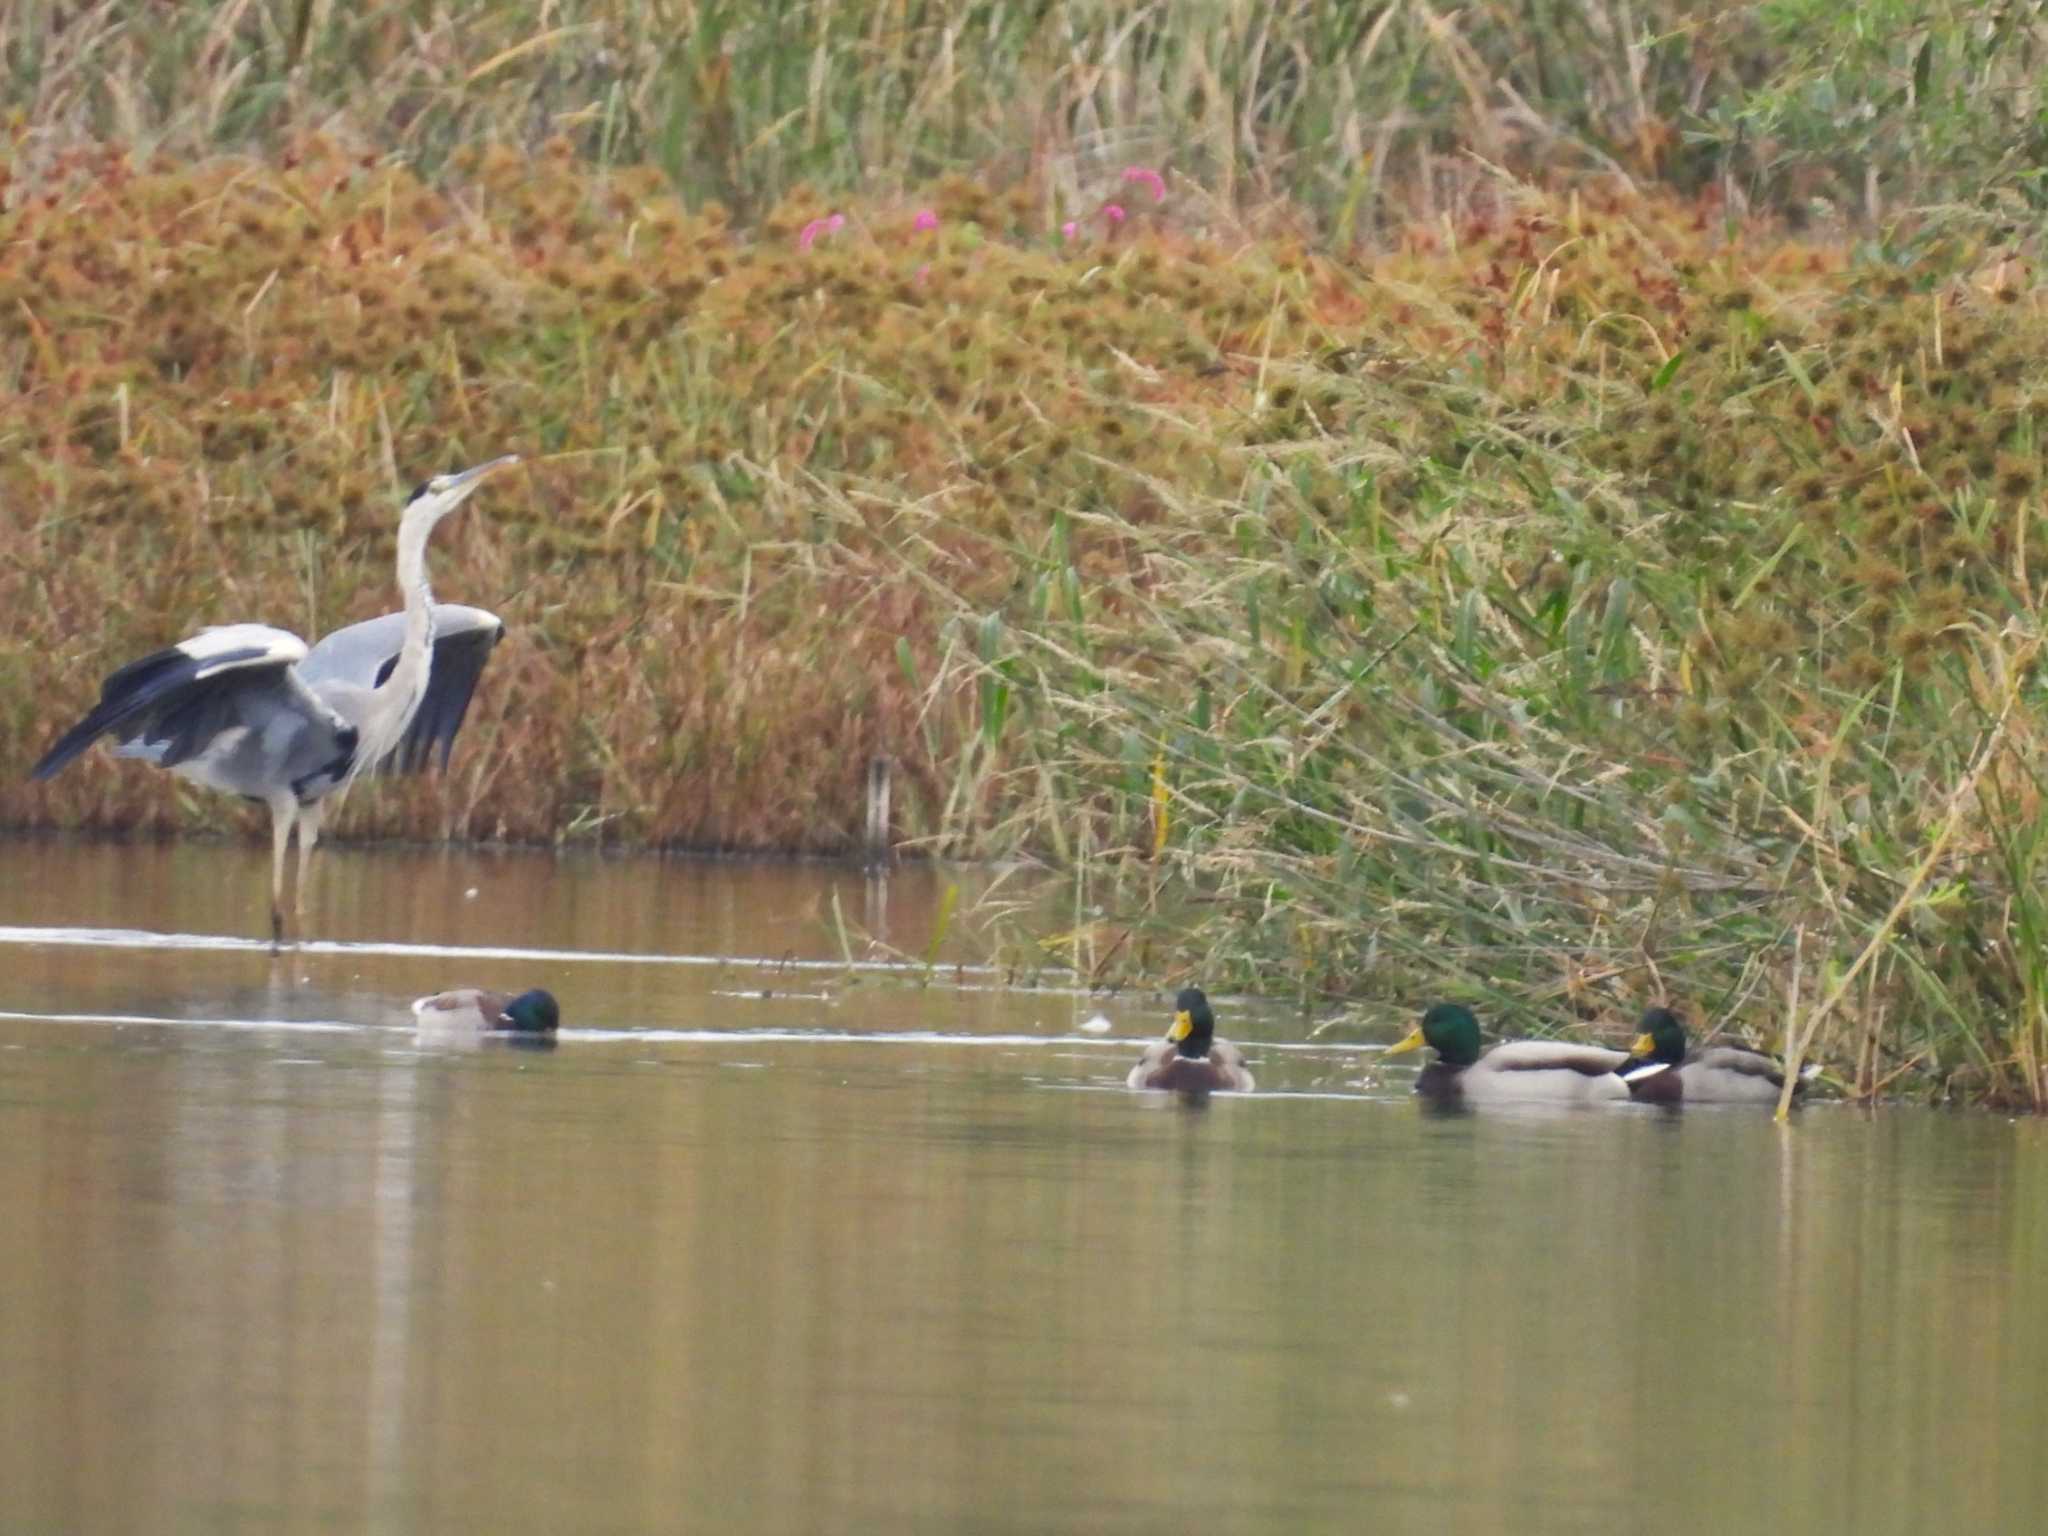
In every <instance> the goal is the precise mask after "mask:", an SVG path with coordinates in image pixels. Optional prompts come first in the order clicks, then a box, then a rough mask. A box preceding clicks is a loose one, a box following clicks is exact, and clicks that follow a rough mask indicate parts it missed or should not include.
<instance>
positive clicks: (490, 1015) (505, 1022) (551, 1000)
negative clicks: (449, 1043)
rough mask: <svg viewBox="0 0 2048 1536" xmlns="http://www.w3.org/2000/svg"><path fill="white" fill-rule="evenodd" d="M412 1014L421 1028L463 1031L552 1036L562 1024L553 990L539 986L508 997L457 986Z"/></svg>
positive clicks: (420, 1003)
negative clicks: (545, 989)
mask: <svg viewBox="0 0 2048 1536" xmlns="http://www.w3.org/2000/svg"><path fill="white" fill-rule="evenodd" d="M412 1015H413V1017H414V1018H416V1019H418V1020H419V1021H420V1028H421V1029H443V1030H465V1031H475V1032H477V1033H479V1034H490V1033H495V1032H501V1031H502V1032H505V1033H510V1034H517V1035H553V1034H554V1032H555V1031H556V1030H557V1029H558V1028H559V1027H560V1026H561V1023H562V1010H561V1009H560V1008H559V1007H557V1006H556V1004H555V996H554V994H553V993H552V992H546V991H543V990H542V989H541V988H539V987H535V988H533V989H532V990H531V991H529V992H522V993H520V994H519V995H518V996H517V997H507V996H506V995H505V994H504V993H502V992H486V991H484V990H483V989H482V988H480V987H457V988H456V989H455V990H454V991H452V992H436V993H435V994H434V995H433V996H432V997H423V998H421V999H420V1000H419V1001H418V1002H416V1003H414V1004H413V1005H412Z"/></svg>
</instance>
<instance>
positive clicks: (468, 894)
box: [462, 885, 476, 901]
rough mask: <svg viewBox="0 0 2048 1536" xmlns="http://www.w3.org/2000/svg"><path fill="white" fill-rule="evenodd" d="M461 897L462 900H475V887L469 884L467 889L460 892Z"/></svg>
mask: <svg viewBox="0 0 2048 1536" xmlns="http://www.w3.org/2000/svg"><path fill="white" fill-rule="evenodd" d="M462 899H463V900H464V901H475V900H476V887H475V886H473V885H472V886H471V887H470V888H469V889H468V890H466V891H464V892H463V893H462Z"/></svg>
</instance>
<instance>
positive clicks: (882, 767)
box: [867, 756, 889, 864]
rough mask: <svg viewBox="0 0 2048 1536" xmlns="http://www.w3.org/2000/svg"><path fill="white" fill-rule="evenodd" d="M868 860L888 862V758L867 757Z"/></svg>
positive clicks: (878, 862) (879, 862)
mask: <svg viewBox="0 0 2048 1536" xmlns="http://www.w3.org/2000/svg"><path fill="white" fill-rule="evenodd" d="M867 849H868V862H869V863H871V864H886V863H888V862H889V759H888V758H886V757H881V756H876V757H871V758H869V759H868V839H867Z"/></svg>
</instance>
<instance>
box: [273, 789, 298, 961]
mask: <svg viewBox="0 0 2048 1536" xmlns="http://www.w3.org/2000/svg"><path fill="white" fill-rule="evenodd" d="M297 810H298V805H297V802H295V801H294V800H293V799H292V797H291V796H289V795H284V796H280V797H279V798H277V799H274V800H272V801H271V802H270V952H271V953H272V954H273V955H274V954H276V953H278V952H279V951H280V950H282V949H283V948H284V854H285V849H287V848H288V847H290V846H291V841H292V818H293V816H294V814H295V813H296V812H297Z"/></svg>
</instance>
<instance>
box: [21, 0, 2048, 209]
mask: <svg viewBox="0 0 2048 1536" xmlns="http://www.w3.org/2000/svg"><path fill="white" fill-rule="evenodd" d="M2043 35H2044V32H2043V15H2042V7H2041V5H2040V3H2039V0H2029V3H2025V4H2017V5H2006V6H2001V7H1998V8H1997V9H1996V10H1994V11H1986V10H1985V9H1984V8H1982V7H1977V6H1968V5H1955V6H1937V7H1931V8H1930V7H1927V6H1922V5H1904V4H1899V3H1896V0H1860V3H1858V4H1856V5H1853V6H1847V7H1844V6H1830V5H1822V4H1815V3H1813V0H1772V3H1770V4H1766V5H1760V6H1740V7H1727V6H1720V5H1700V4H1695V3H1692V0H1661V3H1651V4H1648V5H1626V4H1618V3H1593V4H1559V3H1553V0H1525V3H1523V4H1519V5H1513V6H1507V7H1493V8H1490V9H1488V10H1485V11H1483V12H1479V11H1459V10H1455V9H1443V8H1432V7H1429V6H1394V5H1388V6H1380V7H1372V6H1359V5H1354V4H1349V3H1345V0H1281V3H1270V0H1199V3H1194V4H1175V5H1168V4H1164V3H1149V4H1140V5H1131V4H1127V3H1123V0H1048V3H1020V0H951V3H945V0H909V3H900V4H889V3H880V0H807V3H796V0H785V3H776V4H760V3H756V0H695V3H664V0H546V3H542V0H511V3H503V0H501V3H496V4H483V5H459V6H457V5H422V4H410V3H408V4H400V3H396V0H382V3H372V4H364V5H342V4H334V3H330V0H203V3H195V4H188V5H178V6H135V5H129V4H121V3H117V0H102V3H99V4H96V5H94V4H88V5H83V6H62V5H55V4H49V3H42V0H14V3H10V4H6V5H4V6H0V108H4V109H6V110H8V111H10V112H12V113H14V114H15V122H16V124H17V132H18V134H20V135H23V136H25V138H26V140H27V145H28V147H29V149H30V152H31V158H34V156H35V155H37V154H47V153H48V152H50V150H51V148H52V147H54V146H61V145H65V144H69V143H74V142H76V141H78V140H79V139H81V138H87V137H94V138H114V139H118V140H120V141H121V142H124V143H127V144H132V145H137V146H144V147H150V148H159V149H164V150H168V151H171V152H174V153H181V154H192V153H201V152H213V151H219V150H245V149H249V148H252V147H257V146H262V145H267V144H272V143H275V142H277V141H279V140H280V139H281V138H283V137H285V136H288V135H290V134H294V133H304V132H309V131H323V132H329V133H334V134H338V135H340V136H342V137H344V138H346V139H349V140H351V141H352V142H355V143H358V144H360V145H362V146H364V147H367V148H373V149H376V150H379V151H396V152H399V153H402V154H404V155H406V156H407V157H408V158H409V159H410V160H411V161H412V163H413V164H414V165H416V166H418V167H420V168H422V169H425V170H428V171H433V170H436V169H437V168H438V167H439V166H441V165H442V164H444V163H445V162H446V160H447V159H448V157H449V156H450V155H451V154H453V152H454V151H455V150H457V149H459V148H462V147H464V146H467V145H472V144H476V143H480V142H486V141H490V142H499V143H506V144H512V145H516V146H522V147H524V148H527V149H536V148H538V147H539V145H540V144H541V143H542V142H543V141H544V140H545V139H547V138H549V137H552V136H556V135H563V136H567V137H568V139H569V140H570V141H571V142H572V143H573V144H574V145H575V146H576V148H577V150H578V151H579V153H581V154H583V155H585V156H587V157H589V158H591V159H593V160H595V161H596V162H597V163H599V164H602V165H607V166H610V165H620V164H650V165H656V166H659V167H660V168H661V169H662V170H663V171H664V172H665V173H666V174H667V175H668V176H669V177H670V178H671V180H672V182H673V184H674V185H675V186H676V187H677V188H678V189H679V190H680V191H682V192H683V193H684V194H685V195H686V196H688V197H690V198H691V199H692V200H693V201H694V200H702V199H716V200H718V201H720V202H722V203H724V204H725V205H726V206H727V207H729V208H731V209H732V210H734V212H735V213H737V214H738V215H740V216H741V217H742V218H748V217H751V216H752V215H753V214H755V213H757V212H758V211H760V210H761V209H763V208H766V207H769V206H772V205H773V204H775V203H776V202H778V201H780V200H781V199H782V198H783V197H784V196H785V195H788V194H789V193H791V192H793V191H794V190H795V189H797V188H798V187H800V186H802V185H806V184H808V185H810V186H813V187H815V188H818V189H821V190H825V191H835V192H836V191H845V190H849V189H855V188H858V189H863V190H869V191H873V190H878V189H879V190H888V189H892V188H893V189H896V190H900V189H902V188H905V187H908V186H910V185H914V184H916V183H917V182H920V181H923V180H927V179H929V178H931V177H933V176H936V175H941V174H945V173H948V172H954V171H987V172H991V173H994V174H996V175H997V176H999V177H1001V178H1003V179H1015V178H1017V177H1019V176H1021V175H1024V174H1027V173H1028V174H1031V175H1033V176H1035V177H1038V178H1041V179H1042V180H1044V182H1045V183H1046V187H1047V195H1048V196H1054V197H1063V198H1065V199H1066V200H1067V201H1068V202H1069V203H1070V204H1073V205H1075V206H1079V205H1080V204H1081V203H1082V202H1084V201H1086V200H1087V199H1089V198H1092V197H1094V196H1097V195H1098V194H1099V187H1100V184H1101V183H1102V182H1103V180H1104V179H1105V176H1113V174H1114V172H1115V170H1116V169H1117V168H1118V167H1119V166H1121V165H1122V164H1124V163H1127V162H1129V161H1133V160H1138V161H1144V162H1147V163H1157V164H1170V165H1171V168H1172V170H1173V171H1174V172H1175V173H1176V175H1177V176H1179V177H1183V178H1186V180H1187V182H1188V184H1189V185H1191V186H1197V187H1200V188H1202V189H1204V192H1205V195H1206V196H1208V197H1209V198H1211V199H1213V206H1214V209H1215V211H1216V213H1217V214H1218V216H1222V215H1224V214H1226V213H1235V212H1237V211H1239V210H1242V209H1259V208H1266V209H1272V210H1278V209H1282V208H1284V209H1285V210H1287V212H1288V214H1289V216H1293V215H1295V214H1300V213H1306V214H1309V215H1312V216H1314V217H1315V218H1316V219H1318V220H1319V221H1320V222H1321V223H1322V224H1323V226H1324V227H1325V228H1326V229H1328V230H1330V231H1332V232H1334V233H1335V234H1337V235H1338V236H1339V237H1340V238H1349V237H1351V236H1353V235H1363V234H1368V233H1373V232H1376V231H1379V230H1381V229H1383V228H1385V227H1386V225H1387V221H1388V218H1389V204H1390V199H1391V206H1392V214H1393V216H1394V217H1396V218H1398V217H1399V216H1401V215H1403V214H1406V213H1408V212H1412V211H1415V210H1416V209H1417V208H1420V209H1422V210H1423V211H1426V212H1427V211H1434V210H1436V209H1438V208H1443V207H1451V208H1456V207H1459V206H1462V204H1463V202H1464V201H1465V199H1466V198H1467V197H1469V196H1470V195H1471V193H1472V191H1473V189H1474V188H1475V187H1476V186H1477V185H1479V184H1480V183H1481V182H1483V179H1484V174H1485V170H1486V167H1487V166H1489V165H1490V166H1502V167H1507V168H1509V169H1514V170H1518V171H1523V172H1542V173H1544V174H1548V175H1553V176H1556V175H1577V174H1584V173H1586V172H1589V171H1605V172H1609V173H1615V174H1623V175H1628V176H1631V177H1636V178H1639V179H1663V180H1667V181H1671V182H1674V183H1676V184H1677V185H1679V186H1681V187H1683V188H1686V189H1688V190H1691V189H1697V188H1699V187H1702V186H1705V185H1709V184H1714V185H1718V186H1720V187H1721V188H1722V189H1723V192H1724V195H1725V196H1727V197H1728V198H1729V199H1730V200H1735V201H1747V202H1752V203H1755V204H1756V205H1758V206H1771V207H1780V208H1785V209H1788V210H1790V211H1792V212H1794V213H1798V214H1802V215H1803V214H1805V213H1807V212H1808V211H1809V210H1811V209H1812V208H1813V207H1815V206H1816V205H1818V206H1821V207H1824V208H1828V209H1832V210H1835V211H1838V212H1841V213H1844V214H1861V215H1865V216H1873V217H1874V216H1877V215H1880V214H1883V213H1887V212H1889V211H1891V210H1893V209H1896V208H1897V207H1899V206H1901V205H1910V204H1922V203H1928V202H1945V203H1965V204H1970V205H1973V206H1980V207H1986V208H1992V209H1998V210H2001V211H2002V212H2003V213H2004V214H2005V215H2006V216H2008V217H2011V216H2014V215H2015V214H2019V215H2022V216H2025V217H2028V218H2031V217H2032V214H2033V213H2034V212H2035V211H2037V210H2038V209H2039V208H2040V206H2041V204H2042V188H2041V185H2040V179H2039V175H2040V173H2039V170H2038V167H2039V166H2040V165H2041V164H2042V163H2043V155H2042V153H2041V150H2042V147H2043V146H2042V144H2041V142H2040V134H2041V132H2042V130H2041V128H2040V126H2039V122H2040V115H2041V94H2040V92H2041V88H2040V84H2039V81H2040V74H2041V71H2040V69H2039V67H2038V56H2039V52H2040V47H2041V43H2042V39H2043Z"/></svg>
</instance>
